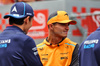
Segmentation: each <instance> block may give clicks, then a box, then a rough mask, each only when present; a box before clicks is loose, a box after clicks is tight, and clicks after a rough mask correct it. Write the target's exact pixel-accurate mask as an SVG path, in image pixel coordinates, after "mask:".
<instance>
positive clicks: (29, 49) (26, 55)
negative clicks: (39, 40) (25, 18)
mask: <svg viewBox="0 0 100 66" xmlns="http://www.w3.org/2000/svg"><path fill="white" fill-rule="evenodd" d="M0 66H42V64H41V62H40V60H39V55H38V53H37V48H36V45H35V42H34V40H33V39H32V38H31V37H29V36H27V35H26V34H25V33H24V32H23V31H22V30H21V29H20V28H19V27H17V26H9V27H7V28H6V29H5V30H4V31H3V32H2V33H1V34H0Z"/></svg>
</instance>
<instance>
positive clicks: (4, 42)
mask: <svg viewBox="0 0 100 66" xmlns="http://www.w3.org/2000/svg"><path fill="white" fill-rule="evenodd" d="M10 42H11V39H6V40H0V48H6V47H7V43H10Z"/></svg>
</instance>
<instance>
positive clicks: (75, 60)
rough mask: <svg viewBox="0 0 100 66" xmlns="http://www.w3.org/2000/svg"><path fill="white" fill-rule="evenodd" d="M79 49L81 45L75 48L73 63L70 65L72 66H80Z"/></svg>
mask: <svg viewBox="0 0 100 66" xmlns="http://www.w3.org/2000/svg"><path fill="white" fill-rule="evenodd" d="M78 49H79V45H78V44H77V45H76V46H75V49H74V52H73V55H72V62H71V64H70V66H79V61H78V60H79V59H78Z"/></svg>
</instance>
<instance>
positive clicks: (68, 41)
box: [64, 38, 77, 46]
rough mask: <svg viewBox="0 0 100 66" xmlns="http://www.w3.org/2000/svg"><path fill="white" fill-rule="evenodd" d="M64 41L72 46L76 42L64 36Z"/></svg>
mask: <svg viewBox="0 0 100 66" xmlns="http://www.w3.org/2000/svg"><path fill="white" fill-rule="evenodd" d="M64 41H65V43H66V44H68V45H72V46H76V45H77V43H76V42H73V41H71V40H70V39H69V38H65V40H64Z"/></svg>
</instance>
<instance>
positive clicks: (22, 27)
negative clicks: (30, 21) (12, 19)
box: [13, 24, 24, 31]
mask: <svg viewBox="0 0 100 66" xmlns="http://www.w3.org/2000/svg"><path fill="white" fill-rule="evenodd" d="M13 25H14V26H17V27H19V28H20V29H22V30H23V31H24V26H23V25H17V24H13Z"/></svg>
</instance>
